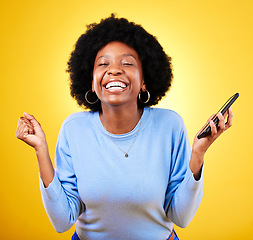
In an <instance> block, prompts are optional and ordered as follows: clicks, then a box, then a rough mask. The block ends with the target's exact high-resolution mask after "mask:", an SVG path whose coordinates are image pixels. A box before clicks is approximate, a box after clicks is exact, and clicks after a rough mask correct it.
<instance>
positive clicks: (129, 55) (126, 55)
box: [96, 53, 137, 61]
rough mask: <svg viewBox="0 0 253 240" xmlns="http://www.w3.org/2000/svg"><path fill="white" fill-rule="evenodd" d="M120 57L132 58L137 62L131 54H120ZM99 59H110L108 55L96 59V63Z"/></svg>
mask: <svg viewBox="0 0 253 240" xmlns="http://www.w3.org/2000/svg"><path fill="white" fill-rule="evenodd" d="M121 57H132V58H134V59H135V60H137V59H136V57H135V56H134V55H132V54H126V53H125V54H122V55H121ZM100 58H110V56H109V55H102V56H100V57H98V58H97V60H96V61H98V59H100Z"/></svg>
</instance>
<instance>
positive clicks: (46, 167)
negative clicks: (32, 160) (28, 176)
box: [35, 144, 54, 188]
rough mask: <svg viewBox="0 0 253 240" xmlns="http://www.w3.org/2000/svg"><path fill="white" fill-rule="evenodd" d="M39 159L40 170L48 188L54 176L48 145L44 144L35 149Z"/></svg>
mask: <svg viewBox="0 0 253 240" xmlns="http://www.w3.org/2000/svg"><path fill="white" fill-rule="evenodd" d="M35 151H36V156H37V159H38V165H39V172H40V177H41V180H42V181H43V184H44V186H45V187H46V188H47V187H48V186H49V184H50V183H51V182H52V181H53V178H54V168H53V164H52V161H51V159H50V156H49V151H48V146H47V144H44V145H43V146H40V147H38V148H36V149H35Z"/></svg>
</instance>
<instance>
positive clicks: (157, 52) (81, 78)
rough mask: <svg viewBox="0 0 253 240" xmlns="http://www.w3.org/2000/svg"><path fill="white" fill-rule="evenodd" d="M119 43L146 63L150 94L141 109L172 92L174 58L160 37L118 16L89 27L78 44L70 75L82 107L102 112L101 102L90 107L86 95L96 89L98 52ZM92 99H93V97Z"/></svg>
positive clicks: (75, 96) (143, 68) (69, 66)
mask: <svg viewBox="0 0 253 240" xmlns="http://www.w3.org/2000/svg"><path fill="white" fill-rule="evenodd" d="M112 41H119V42H122V43H125V44H127V45H128V46H130V47H132V48H133V49H135V51H136V52H137V53H138V55H139V57H140V60H141V62H142V71H143V76H144V83H145V85H146V89H147V90H148V91H149V93H150V100H149V101H148V102H147V103H145V104H144V103H142V102H140V101H139V100H137V101H138V107H139V108H143V107H145V106H152V105H156V104H157V103H158V102H159V101H160V100H161V98H162V97H163V96H165V93H166V92H167V91H168V90H169V88H170V86H171V82H172V78H173V74H172V64H171V57H169V56H168V55H167V54H166V53H165V52H164V50H163V48H162V46H161V45H160V44H159V42H158V41H157V39H156V37H154V36H153V35H151V34H149V33H148V32H147V31H146V30H144V29H143V27H142V26H141V25H138V24H135V23H134V22H129V21H128V20H127V19H125V18H116V17H115V15H114V14H112V15H111V16H110V17H108V18H106V19H102V20H101V21H100V23H98V24H97V23H92V24H90V25H87V30H86V32H85V33H84V34H82V35H81V36H80V37H79V39H78V40H77V42H76V44H75V48H74V50H73V51H72V53H71V55H70V58H69V61H68V68H67V72H69V74H70V93H71V96H72V97H73V98H74V99H76V101H77V103H78V104H79V105H80V106H84V107H85V108H86V109H90V110H92V111H101V102H100V101H97V102H96V103H95V104H90V103H88V102H87V101H86V100H85V93H86V92H87V91H89V90H91V88H92V79H93V66H94V61H95V58H96V55H97V52H98V51H99V50H100V49H101V48H102V47H104V46H105V45H107V44H108V43H109V42H112ZM89 98H90V97H89Z"/></svg>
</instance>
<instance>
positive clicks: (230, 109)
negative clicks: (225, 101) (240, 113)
mask: <svg viewBox="0 0 253 240" xmlns="http://www.w3.org/2000/svg"><path fill="white" fill-rule="evenodd" d="M232 123H233V112H232V108H231V107H230V108H229V109H228V120H227V123H226V126H225V130H227V129H228V128H230V127H231V126H232Z"/></svg>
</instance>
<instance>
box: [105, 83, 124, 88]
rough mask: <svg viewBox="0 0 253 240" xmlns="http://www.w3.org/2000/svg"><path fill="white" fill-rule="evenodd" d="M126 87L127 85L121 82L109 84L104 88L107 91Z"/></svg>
mask: <svg viewBox="0 0 253 240" xmlns="http://www.w3.org/2000/svg"><path fill="white" fill-rule="evenodd" d="M126 87H127V85H126V84H125V83H123V82H109V83H107V84H106V86H105V88H106V89H109V88H115V89H116V88H117V89H121V88H126Z"/></svg>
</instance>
